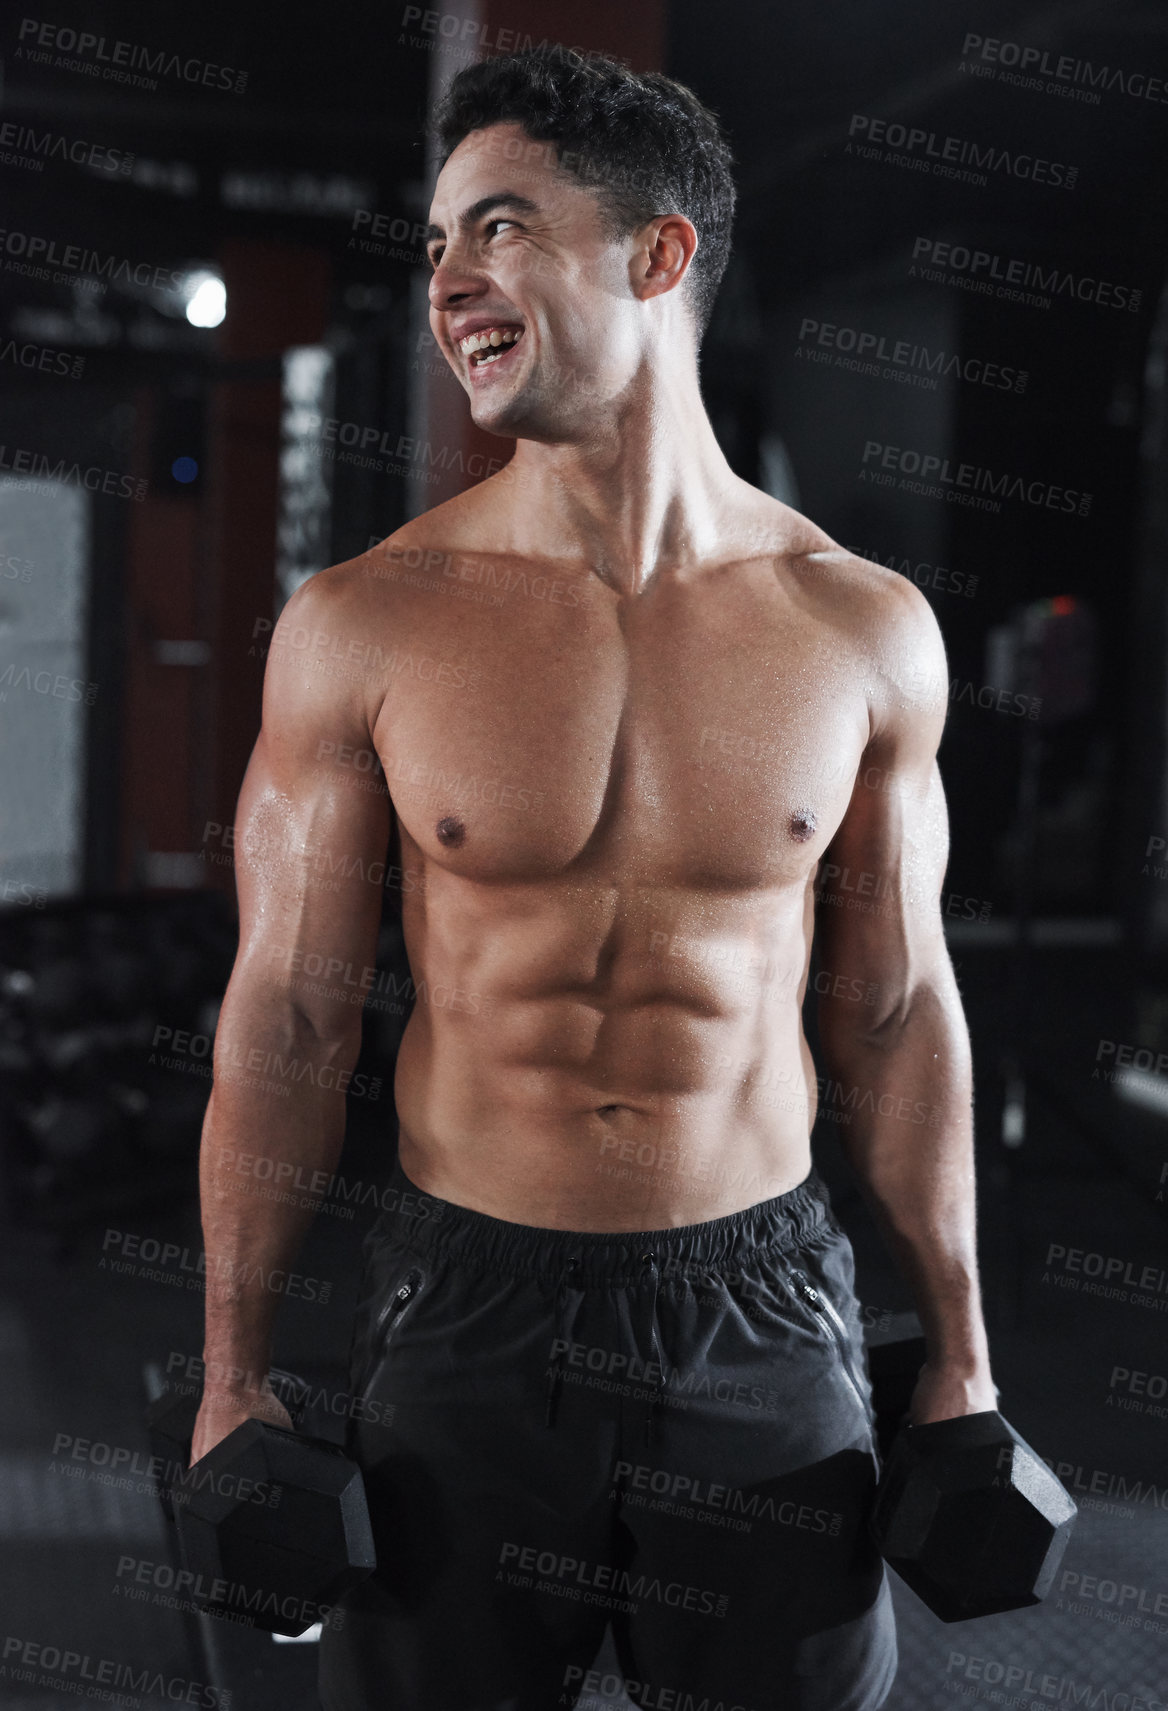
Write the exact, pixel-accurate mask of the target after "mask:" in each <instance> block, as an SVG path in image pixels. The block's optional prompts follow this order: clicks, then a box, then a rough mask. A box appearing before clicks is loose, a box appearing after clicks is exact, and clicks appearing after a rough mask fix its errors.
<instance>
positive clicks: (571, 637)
mask: <svg viewBox="0 0 1168 1711" xmlns="http://www.w3.org/2000/svg"><path fill="white" fill-rule="evenodd" d="M548 586H550V584H549V585H548ZM569 592H576V593H577V594H578V598H577V600H576V601H575V602H571V601H569V600H566V599H561V600H558V601H557V600H550V599H548V598H547V597H546V596H544V597H541V596H540V595H537V594H534V593H531V592H527V593H516V592H515V591H511V592H509V593H508V594H507V596H506V598H505V599H504V600H503V602H502V603H501V604H497V605H487V604H485V603H471V602H466V603H460V604H459V606H458V607H456V606H455V603H454V602H453V601H450V600H447V601H446V602H445V603H444V604H443V603H441V602H440V601H439V600H437V599H434V598H432V599H431V600H430V601H429V602H428V603H427V602H425V601H423V600H420V599H419V600H415V601H414V602H413V603H412V608H411V613H410V617H411V622H410V624H409V626H408V629H409V633H408V635H406V636H399V637H397V638H396V639H395V643H394V645H393V648H392V651H388V652H387V653H386V658H387V660H388V662H389V669H388V670H387V672H386V685H385V696H384V701H383V704H382V708H381V713H380V716H379V718H378V721H377V726H376V732H375V737H376V743H377V749H378V753H379V755H380V758H381V762H382V765H383V767H384V770H385V775H386V781H387V783H388V785H389V789H390V793H391V796H392V798H393V802H394V806H395V809H396V811H397V815H398V818H399V821H400V823H401V826H402V829H403V831H404V832H405V833H406V834H407V835H408V836H409V837H410V838H412V839H413V841H414V842H415V844H417V845H418V847H419V848H420V849H421V850H422V851H423V853H424V854H426V855H427V856H428V857H430V858H432V859H434V860H437V861H440V862H441V863H442V864H443V865H444V866H448V867H450V868H451V869H453V870H454V871H456V872H460V873H464V874H466V875H467V876H468V877H472V878H479V879H483V880H496V881H508V880H512V881H514V880H523V879H532V880H538V879H541V878H551V877H553V876H554V875H556V874H558V873H562V872H564V871H565V870H567V869H568V868H569V867H571V866H572V865H573V864H574V863H579V862H581V861H582V860H588V861H593V862H595V863H596V864H598V865H599V866H600V867H602V868H603V867H605V866H611V867H612V868H614V869H619V871H620V873H621V874H622V876H624V877H626V878H627V877H633V876H636V875H640V876H641V877H643V878H644V879H645V881H646V882H647V883H675V884H701V885H708V886H712V887H725V888H732V889H733V888H739V887H742V888H752V887H757V886H765V885H772V884H782V883H784V882H787V881H790V880H793V879H794V878H795V877H796V876H797V875H798V874H800V873H805V872H806V870H807V866H808V862H809V860H810V859H814V858H815V857H816V856H817V855H818V854H819V853H820V852H821V850H822V848H823V847H825V845H826V843H827V841H828V839H829V838H830V836H831V834H832V832H833V831H834V829H835V827H836V826H837V825H838V823H839V820H840V819H841V818H842V815H843V812H844V810H845V808H846V806H847V802H848V799H849V796H850V794H851V784H852V780H853V778H854V775H855V768H856V763H857V761H858V758H859V755H860V753H861V751H862V748H863V745H864V742H865V740H866V736H867V713H866V703H865V701H864V697H863V690H862V684H861V682H860V681H859V679H858V675H857V673H856V670H855V666H854V662H853V661H850V660H849V659H847V657H846V654H845V652H844V651H843V650H841V647H840V645H839V641H838V638H837V637H836V636H835V635H833V633H832V632H831V630H830V628H829V627H828V626H826V625H824V624H823V623H822V622H821V621H818V620H817V619H816V618H815V617H814V616H811V615H808V614H807V613H806V612H805V611H802V610H800V609H799V608H798V607H797V606H795V605H794V604H793V603H792V602H791V601H790V600H789V599H786V598H784V597H783V595H782V593H781V591H776V590H775V589H774V588H773V587H772V586H770V585H768V584H765V583H763V584H762V585H761V586H760V583H759V580H758V579H757V578H754V579H752V578H748V577H744V578H742V579H740V580H739V581H737V582H736V581H734V580H733V579H730V578H727V579H723V581H722V583H721V585H717V586H710V587H708V588H704V589H702V590H700V591H698V590H695V589H693V588H692V587H690V588H686V587H679V586H671V587H665V588H660V589H658V590H655V591H654V592H653V593H652V594H651V595H650V596H642V597H640V598H638V599H637V600H627V599H626V600H623V601H622V600H620V599H619V598H617V597H616V596H614V595H613V594H612V591H611V590H608V589H606V588H604V587H603V586H601V585H596V586H595V587H593V586H590V585H589V586H585V587H584V588H582V589H581V588H579V587H578V586H573V587H570V588H569ZM439 607H440V608H441V609H436V608H439Z"/></svg>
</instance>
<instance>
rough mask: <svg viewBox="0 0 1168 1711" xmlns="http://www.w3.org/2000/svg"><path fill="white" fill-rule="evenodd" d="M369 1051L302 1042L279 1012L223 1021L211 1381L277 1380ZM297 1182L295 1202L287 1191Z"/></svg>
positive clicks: (212, 1237) (202, 1179) (207, 1138)
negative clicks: (278, 1343)
mask: <svg viewBox="0 0 1168 1711" xmlns="http://www.w3.org/2000/svg"><path fill="white" fill-rule="evenodd" d="M225 1009H226V1006H225ZM358 1049H359V1037H356V1036H354V1037H350V1038H346V1039H343V1040H337V1041H324V1040H321V1039H319V1038H317V1037H315V1036H312V1035H311V1034H307V1035H306V1034H305V1033H304V1032H300V1033H297V1032H296V1031H295V1030H294V1028H293V1026H292V1024H291V1022H290V1019H289V1018H288V1016H287V1015H281V1014H280V1013H279V1012H278V1011H273V1012H272V1013H270V1014H267V1015H265V1016H263V1017H262V1018H261V1019H258V1020H257V1019H255V1018H254V1017H253V1018H252V1020H251V1021H250V1024H249V1025H248V1026H247V1028H246V1029H244V1028H242V1027H239V1026H236V1025H234V1024H233V1023H232V1022H230V1021H228V1023H227V1025H226V1026H225V1025H224V1024H223V1023H222V1022H221V1025H220V1031H219V1034H218V1036H217V1039H216V1047H215V1078H214V1083H213V1087H212V1093H211V1098H210V1101H209V1103H208V1106H207V1114H206V1117H205V1119H204V1124H203V1141H202V1150H201V1153H200V1158H199V1186H200V1199H201V1208H202V1221H203V1239H204V1248H205V1251H206V1329H205V1336H204V1350H203V1352H204V1360H205V1362H206V1364H207V1370H208V1373H209V1374H211V1373H215V1374H224V1373H230V1372H231V1371H233V1370H234V1371H235V1372H241V1373H243V1374H246V1375H248V1378H249V1380H250V1382H251V1383H258V1382H259V1380H260V1379H261V1378H262V1376H263V1375H264V1374H265V1373H266V1372H267V1370H268V1366H269V1364H270V1354H271V1338H272V1328H273V1324H274V1321H275V1316H276V1310H277V1307H278V1305H279V1302H280V1299H281V1295H282V1293H283V1289H282V1288H281V1287H277V1286H276V1285H279V1284H280V1280H281V1279H283V1278H285V1277H286V1275H287V1274H288V1272H289V1271H290V1270H291V1267H292V1265H293V1262H294V1261H295V1258H296V1255H297V1253H298V1252H299V1249H300V1247H301V1245H302V1243H303V1241H304V1237H305V1235H306V1233H307V1230H308V1226H309V1225H310V1224H311V1222H312V1218H313V1215H314V1213H315V1211H316V1207H317V1205H318V1204H319V1202H320V1200H321V1198H322V1196H323V1190H324V1188H325V1186H326V1185H327V1182H328V1179H329V1177H330V1176H331V1175H332V1174H333V1172H334V1171H335V1169H336V1166H337V1162H338V1160H339V1158H340V1153H341V1147H342V1145H343V1142H344V1133H345V1096H344V1092H343V1091H342V1089H343V1088H344V1086H345V1085H346V1083H347V1079H348V1075H347V1072H349V1071H351V1070H352V1067H353V1063H354V1062H355V1061H356V1056H357V1051H358ZM257 1066H258V1067H257ZM322 1071H325V1072H326V1073H323V1074H322V1073H321V1072H322ZM322 1084H323V1085H322ZM289 1180H291V1181H294V1182H295V1183H296V1189H295V1192H294V1193H290V1192H287V1191H286V1190H285V1189H284V1188H283V1187H282V1186H281V1184H282V1183H283V1182H285V1181H289Z"/></svg>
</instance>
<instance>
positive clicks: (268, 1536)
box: [175, 1420, 377, 1635]
mask: <svg viewBox="0 0 1168 1711" xmlns="http://www.w3.org/2000/svg"><path fill="white" fill-rule="evenodd" d="M191 1472H192V1475H195V1476H197V1480H196V1482H195V1483H193V1484H192V1486H191V1488H190V1490H189V1491H188V1492H187V1494H186V1496H185V1500H184V1502H183V1503H181V1504H180V1505H177V1506H176V1510H175V1516H176V1520H177V1523H178V1535H179V1543H180V1546H181V1548H182V1557H183V1566H184V1568H185V1569H186V1570H187V1571H188V1573H189V1574H190V1575H191V1576H192V1585H191V1589H190V1594H191V1597H192V1598H193V1600H194V1602H195V1604H196V1605H197V1606H198V1607H199V1609H200V1610H204V1611H206V1612H207V1613H208V1614H210V1615H227V1616H232V1617H235V1618H238V1619H243V1620H246V1621H248V1622H250V1624H251V1625H252V1626H253V1627H257V1628H262V1629H264V1630H265V1631H266V1632H267V1633H269V1634H287V1635H296V1634H302V1633H303V1632H304V1631H305V1629H306V1628H310V1627H311V1626H312V1625H313V1624H314V1623H315V1622H319V1621H322V1620H324V1619H325V1618H326V1617H327V1616H328V1614H329V1611H330V1610H331V1609H332V1607H333V1606H334V1605H335V1604H336V1602H337V1600H338V1599H339V1598H341V1597H343V1596H344V1594H345V1593H346V1592H349V1591H351V1590H352V1588H353V1587H354V1586H357V1585H359V1584H360V1582H361V1581H363V1580H364V1579H366V1578H367V1576H368V1575H370V1574H372V1573H373V1570H374V1569H375V1568H376V1567H377V1555H376V1552H375V1550H374V1545H373V1529H372V1527H371V1525H370V1521H369V1510H368V1507H367V1504H366V1501H365V1487H364V1484H363V1481H362V1478H361V1470H360V1468H359V1467H358V1466H357V1464H356V1462H354V1461H350V1459H349V1457H348V1456H346V1454H345V1453H344V1451H343V1450H342V1449H340V1448H339V1447H338V1446H337V1445H336V1444H330V1443H326V1442H325V1440H324V1439H323V1438H305V1437H301V1436H300V1435H299V1434H298V1433H296V1432H287V1431H285V1430H283V1428H282V1427H279V1426H269V1425H268V1424H267V1422H266V1421H264V1420H245V1421H244V1422H243V1424H242V1425H240V1426H237V1427H236V1428H235V1430H234V1431H233V1432H229V1433H228V1435H227V1436H226V1437H225V1438H223V1439H222V1440H221V1442H219V1443H218V1444H216V1446H215V1448H214V1449H213V1450H211V1451H210V1452H209V1453H208V1454H207V1455H205V1456H203V1457H202V1458H201V1460H199V1461H197V1462H196V1463H195V1465H194V1467H193V1468H192V1470H191Z"/></svg>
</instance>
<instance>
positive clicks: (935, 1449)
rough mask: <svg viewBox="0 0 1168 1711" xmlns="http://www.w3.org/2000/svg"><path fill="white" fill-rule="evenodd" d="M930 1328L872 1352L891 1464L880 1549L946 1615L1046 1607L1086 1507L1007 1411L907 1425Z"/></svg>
mask: <svg viewBox="0 0 1168 1711" xmlns="http://www.w3.org/2000/svg"><path fill="white" fill-rule="evenodd" d="M924 1352H925V1348H924V1341H923V1339H922V1338H920V1337H919V1336H916V1337H908V1338H902V1339H900V1340H899V1341H893V1342H889V1343H885V1344H884V1345H882V1346H876V1347H873V1348H870V1349H869V1351H868V1363H869V1375H870V1377H871V1380H872V1400H873V1406H874V1408H875V1411H876V1417H877V1440H878V1443H879V1446H880V1452H881V1459H882V1462H883V1471H882V1473H881V1476H880V1481H879V1484H878V1486H877V1488H876V1499H875V1503H874V1505H873V1510H872V1518H871V1527H872V1533H873V1536H874V1538H875V1540H876V1543H877V1546H878V1548H879V1550H880V1554H881V1555H882V1556H883V1557H884V1559H885V1561H886V1562H887V1563H889V1564H890V1566H891V1567H892V1568H894V1569H895V1570H896V1572H897V1573H898V1574H899V1575H900V1577H901V1579H902V1580H904V1581H905V1582H906V1583H907V1584H908V1585H909V1586H910V1587H911V1588H912V1590H913V1591H914V1592H915V1593H916V1594H917V1596H918V1597H919V1598H921V1599H922V1600H923V1601H924V1602H925V1603H926V1604H927V1605H928V1606H929V1609H930V1610H932V1612H933V1614H934V1615H936V1616H939V1617H940V1618H941V1620H942V1621H943V1622H965V1621H969V1620H970V1619H971V1618H972V1617H975V1616H989V1615H994V1614H997V1613H999V1612H1001V1611H1004V1610H1020V1609H1022V1608H1024V1607H1025V1606H1026V1605H1029V1604H1038V1603H1039V1602H1041V1600H1042V1599H1043V1598H1045V1596H1046V1594H1047V1593H1048V1592H1049V1591H1050V1588H1051V1586H1052V1585H1053V1583H1054V1577H1055V1575H1056V1573H1057V1572H1058V1566H1059V1563H1060V1562H1061V1561H1062V1556H1063V1552H1064V1551H1065V1550H1066V1547H1067V1543H1068V1541H1069V1539H1070V1536H1071V1530H1072V1528H1073V1526H1074V1523H1075V1517H1076V1515H1077V1514H1078V1510H1077V1508H1076V1506H1075V1503H1074V1501H1073V1500H1072V1498H1071V1497H1070V1496H1069V1495H1068V1493H1067V1492H1066V1490H1065V1489H1064V1487H1063V1485H1062V1484H1061V1482H1060V1481H1059V1480H1058V1479H1056V1477H1055V1475H1054V1474H1053V1473H1052V1472H1051V1470H1050V1469H1049V1468H1048V1467H1047V1465H1046V1463H1045V1462H1044V1461H1043V1460H1042V1458H1041V1456H1039V1455H1038V1453H1037V1452H1036V1451H1035V1450H1033V1449H1032V1448H1031V1446H1030V1445H1029V1444H1028V1443H1027V1442H1026V1440H1025V1439H1024V1438H1022V1437H1021V1436H1020V1435H1019V1433H1017V1432H1016V1431H1015V1430H1014V1428H1013V1426H1011V1425H1010V1423H1009V1421H1008V1420H1005V1419H1003V1417H1002V1415H1001V1414H999V1413H998V1412H997V1411H996V1410H988V1411H986V1412H983V1413H979V1414H964V1415H958V1416H956V1417H955V1418H953V1419H951V1420H935V1421H933V1422H931V1423H930V1424H929V1425H926V1426H913V1425H910V1424H908V1423H907V1421H906V1420H905V1415H906V1413H907V1410H908V1405H909V1401H910V1399H911V1396H912V1390H913V1387H914V1385H915V1383H916V1378H917V1374H918V1373H919V1370H920V1366H921V1363H922V1361H923V1359H924Z"/></svg>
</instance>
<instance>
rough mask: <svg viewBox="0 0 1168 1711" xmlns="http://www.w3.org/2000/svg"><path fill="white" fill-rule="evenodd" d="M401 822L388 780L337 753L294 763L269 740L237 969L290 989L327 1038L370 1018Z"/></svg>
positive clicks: (252, 821) (247, 835)
mask: <svg viewBox="0 0 1168 1711" xmlns="http://www.w3.org/2000/svg"><path fill="white" fill-rule="evenodd" d="M391 824H392V821H391V812H390V806H389V795H388V791H387V790H386V788H385V784H384V781H383V780H382V779H381V778H380V777H379V776H370V775H369V774H368V773H358V772H357V771H355V770H354V769H352V768H344V767H342V766H340V765H338V763H337V762H336V761H335V760H334V759H333V758H332V756H331V755H326V756H325V757H324V758H317V757H316V756H315V755H314V756H313V757H312V758H311V759H308V760H305V761H303V762H290V760H289V758H288V757H287V755H281V754H280V753H279V751H278V750H277V749H276V746H275V745H274V744H273V743H272V742H271V741H270V740H269V739H268V738H266V737H265V735H264V733H262V732H261V735H260V738H259V741H258V742H257V743H256V747H255V751H254V752H253V754H252V758H251V762H250V764H249V766H248V770H247V776H246V778H245V779H244V785H243V789H242V791H241V793H240V798H239V813H238V815H237V823H236V833H235V860H236V878H237V884H238V890H239V916H240V953H239V958H240V961H239V965H237V966H242V967H243V968H246V970H247V971H248V972H249V973H250V974H251V975H253V976H254V977H256V978H257V979H261V980H267V981H270V982H271V983H272V984H273V985H279V986H281V987H282V988H283V989H284V990H285V991H287V992H288V993H289V995H290V998H291V1001H292V1002H293V1004H294V1006H295V1008H296V1009H298V1010H300V1011H302V1012H303V1013H304V1014H305V1015H307V1016H309V1017H310V1018H311V1019H312V1021H313V1024H314V1026H315V1027H316V1028H317V1031H318V1032H321V1033H326V1032H327V1033H331V1034H335V1033H337V1032H338V1031H339V1032H342V1033H344V1032H349V1031H351V1030H352V1029H353V1028H354V1026H355V1025H356V1024H357V1023H358V1022H359V1019H360V1010H361V1001H362V996H363V993H364V991H366V990H367V989H368V984H367V983H368V980H369V978H371V973H370V971H371V969H372V964H373V959H374V955H375V952H376V943H377V929H378V924H379V922H380V919H381V903H382V897H383V895H384V889H385V884H386V879H387V867H386V862H387V855H388V846H389V838H390V831H391ZM363 979H364V981H365V982H366V984H365V985H363V984H362V981H363Z"/></svg>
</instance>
